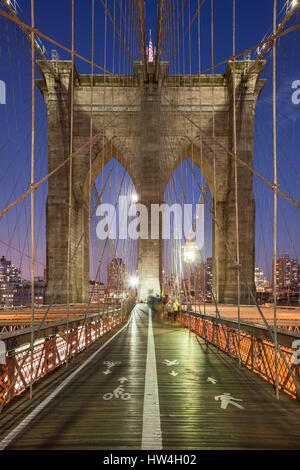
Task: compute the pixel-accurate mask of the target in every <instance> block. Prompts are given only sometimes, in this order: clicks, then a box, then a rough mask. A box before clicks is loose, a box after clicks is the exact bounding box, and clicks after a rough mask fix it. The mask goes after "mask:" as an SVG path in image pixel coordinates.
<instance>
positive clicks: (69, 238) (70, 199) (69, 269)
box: [66, 0, 75, 364]
mask: <svg viewBox="0 0 300 470" xmlns="http://www.w3.org/2000/svg"><path fill="white" fill-rule="evenodd" d="M74 10H75V8H74V0H72V65H71V67H72V69H71V106H70V149H69V150H70V156H71V158H70V163H69V201H68V254H67V324H66V328H67V344H66V364H68V358H69V352H70V351H69V342H70V332H69V320H70V288H71V254H72V247H71V223H72V191H73V157H72V154H73V127H74V116H73V115H74V112H73V111H74V24H75V21H74Z"/></svg>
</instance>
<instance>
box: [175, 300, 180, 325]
mask: <svg viewBox="0 0 300 470" xmlns="http://www.w3.org/2000/svg"><path fill="white" fill-rule="evenodd" d="M179 307H180V304H179V302H178V300H177V299H175V302H174V303H173V312H174V313H173V320H174V323H175V322H176V320H177V315H178V312H179Z"/></svg>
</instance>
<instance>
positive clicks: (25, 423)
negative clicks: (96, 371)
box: [0, 309, 134, 450]
mask: <svg viewBox="0 0 300 470" xmlns="http://www.w3.org/2000/svg"><path fill="white" fill-rule="evenodd" d="M132 313H134V309H133V311H132ZM131 318H132V315H131V316H130V318H129V320H128V322H127V323H126V325H124V326H123V328H121V329H120V330H119V331H118V332H117V333H115V334H114V335H113V336H112V337H111V338H109V340H107V341H106V343H104V344H103V345H102V346H101V347H100V348H99V349H97V351H95V352H94V353H93V354H92V355H91V356H90V357H89V358H88V359H87V360H86V361H85V362H84V363H83V364H81V366H80V367H78V369H76V370H74V372H72V374H71V375H69V377H67V378H66V379H65V380H64V381H63V382H62V383H61V384H60V385H59V386H58V387H57V388H56V389H55V390H54V391H53V392H52V393H50V395H49V396H48V397H47V398H45V400H44V401H42V402H41V403H40V404H39V405H38V406H37V407H36V408H35V409H34V410H33V411H32V412H31V413H30V414H29V415H28V416H26V418H24V419H23V421H21V423H20V424H19V425H18V426H17V427H16V428H15V429H13V430H12V431H11V432H10V433H9V434H8V435H7V436H6V437H5V438H4V439H3V440H2V441H1V442H0V450H4V449H5V448H6V447H7V446H8V445H10V444H11V442H12V441H13V440H14V439H16V437H17V436H18V435H19V434H20V433H21V432H22V431H23V430H24V429H25V428H26V426H28V424H29V423H30V422H31V421H32V420H33V419H34V418H35V417H36V416H37V415H38V414H39V413H40V412H41V411H42V410H43V409H44V408H45V407H46V406H47V405H48V404H49V403H50V402H51V401H52V400H53V398H55V397H56V396H57V395H58V394H59V393H60V392H61V391H62V390H63V389H64V388H65V387H66V385H68V383H70V382H71V381H72V380H73V379H74V377H75V376H76V375H77V374H78V373H79V372H80V371H81V370H82V369H84V367H85V366H87V365H88V364H89V363H90V362H91V361H92V360H93V359H94V357H96V356H97V354H99V352H101V351H102V350H103V349H104V348H105V347H106V346H107V345H108V344H109V343H110V342H111V341H112V340H113V339H114V338H115V337H116V336H118V335H119V334H120V333H121V332H122V331H123V330H124V329H125V328H126V327H127V326H128V325H129V323H130V322H131Z"/></svg>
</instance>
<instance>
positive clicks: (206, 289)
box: [190, 257, 212, 302]
mask: <svg viewBox="0 0 300 470" xmlns="http://www.w3.org/2000/svg"><path fill="white" fill-rule="evenodd" d="M190 289H191V294H192V295H193V296H194V297H195V300H196V301H198V302H203V300H205V301H206V302H211V300H212V293H211V292H212V258H211V257H209V258H207V259H206V262H205V263H203V262H202V263H197V264H195V267H194V271H193V272H192V273H191V283H190Z"/></svg>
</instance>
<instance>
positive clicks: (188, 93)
mask: <svg viewBox="0 0 300 470" xmlns="http://www.w3.org/2000/svg"><path fill="white" fill-rule="evenodd" d="M251 64H252V63H251V62H250V61H246V62H237V64H236V71H235V73H236V80H235V82H236V87H237V88H236V89H237V134H238V135H237V140H238V142H237V144H238V157H239V159H240V160H242V161H243V162H245V163H246V165H247V166H248V167H250V168H252V166H253V143H254V119H255V107H256V101H257V98H258V96H259V94H260V92H261V91H262V89H263V87H264V83H265V82H264V80H261V79H259V76H260V73H261V71H262V68H263V65H261V64H260V65H258V68H257V70H256V71H254V72H253V73H252V74H251V75H250V76H249V77H248V78H247V79H246V80H245V76H246V72H247V70H248V67H249V65H251ZM38 65H39V68H40V71H41V74H42V76H43V79H40V80H38V81H37V84H38V86H39V88H40V90H41V93H42V94H43V96H44V99H45V102H46V107H47V120H48V170H49V172H50V171H52V170H53V169H55V168H56V167H57V166H58V165H59V164H62V163H63V162H64V160H65V159H67V158H68V157H69V141H70V92H71V76H72V75H71V62H69V61H58V62H56V63H55V67H56V72H57V74H58V75H59V78H60V81H59V82H55V80H54V78H53V76H52V74H51V73H50V72H49V70H48V68H47V67H46V65H45V64H44V63H42V62H38ZM232 74H233V71H232V64H231V63H229V64H228V66H227V69H226V72H225V74H224V75H215V78H214V87H213V84H212V77H211V76H210V75H200V76H198V75H193V76H169V75H168V64H167V63H163V62H162V63H161V64H160V70H159V80H158V83H154V78H153V77H154V63H148V77H147V81H146V83H145V81H144V74H143V65H142V64H141V63H135V64H134V73H133V75H131V76H121V77H120V76H112V75H110V76H106V77H104V76H103V75H96V76H94V78H93V82H92V77H91V76H90V75H79V74H78V73H77V72H76V70H75V74H74V77H75V78H74V139H73V143H74V152H75V154H74V157H73V184H72V188H73V189H72V212H71V251H72V271H71V294H70V295H71V298H70V301H71V302H87V301H88V283H89V223H90V222H89V204H90V178H89V136H90V116H91V109H92V116H93V121H92V122H93V145H92V152H93V155H92V168H91V179H92V183H93V182H94V181H95V179H96V177H97V176H98V174H99V172H100V171H101V169H102V168H103V166H104V165H105V164H106V163H107V162H108V161H109V160H110V159H111V158H116V159H117V160H119V161H120V162H121V163H122V164H123V166H124V167H125V169H126V170H127V171H128V173H129V174H130V176H131V178H132V180H133V182H134V184H135V187H136V191H137V194H138V198H139V202H140V203H143V204H144V205H145V206H147V207H148V208H150V205H151V204H160V203H162V202H163V197H164V191H165V189H166V186H167V183H168V181H169V178H170V177H171V175H172V173H173V171H174V170H175V169H176V167H177V166H178V165H179V164H180V163H181V162H182V161H183V160H184V159H185V158H192V159H193V161H194V163H195V164H196V165H198V167H199V168H200V170H201V171H202V173H203V175H204V177H205V179H206V181H207V184H208V187H209V190H210V192H211V195H212V197H213V195H214V194H215V193H216V206H217V224H214V229H213V286H214V287H213V289H214V293H215V295H216V297H217V299H218V301H219V302H220V303H233V304H234V303H236V301H237V287H236V277H237V275H236V272H237V271H236V270H237V267H236V266H235V264H234V256H235V251H236V245H235V192H234V166H233V165H234V162H233V157H232V150H233V123H232V86H233V75H232ZM92 90H93V101H92V100H91V94H92ZM91 102H92V103H93V104H92V107H91ZM213 103H214V106H213ZM213 116H214V122H215V141H214V144H215V145H213V140H212V135H213V132H212V120H213ZM213 149H214V151H213ZM214 158H215V162H216V179H215V181H214V177H213V161H214ZM238 181H239V187H238V191H239V201H238V202H239V226H240V234H239V238H240V261H241V269H242V271H243V277H242V286H241V289H242V292H241V302H242V303H244V304H248V303H251V298H250V296H249V288H250V289H251V290H252V291H253V292H254V289H255V287H254V260H255V201H254V196H253V181H252V173H251V171H249V169H248V168H247V167H246V166H242V165H239V168H238ZM214 184H216V191H215V188H214ZM68 195H69V163H66V164H65V165H63V166H62V168H61V169H60V170H59V171H57V172H56V173H55V174H54V175H53V176H51V177H50V178H49V191H48V199H47V214H46V224H47V226H46V232H47V290H46V302H47V303H49V302H50V301H51V300H52V299H53V298H54V297H55V302H56V303H65V302H66V299H67V297H66V296H67V292H66V282H64V281H65V279H66V276H65V273H66V268H67V248H68ZM150 234H151V218H150V217H149V220H148V238H147V237H146V234H141V238H140V239H139V249H138V273H139V298H140V299H141V300H143V299H146V298H147V297H148V295H149V294H154V295H155V294H159V293H160V291H161V280H162V277H161V273H162V249H163V247H162V241H161V240H160V237H158V239H151V238H150ZM232 254H233V255H234V256H233V258H232ZM244 280H246V283H247V285H248V287H247V286H246V283H245V282H244Z"/></svg>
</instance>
